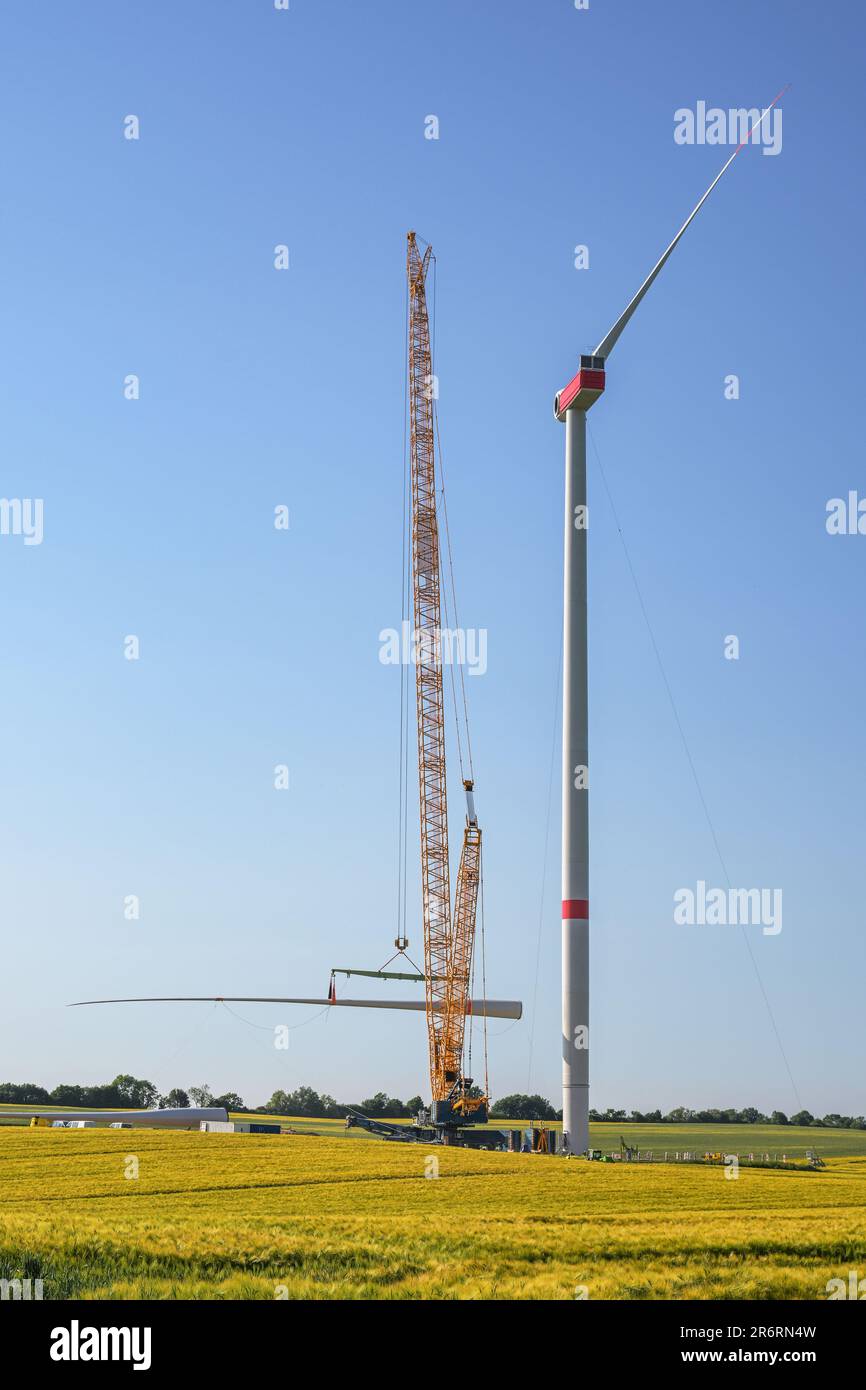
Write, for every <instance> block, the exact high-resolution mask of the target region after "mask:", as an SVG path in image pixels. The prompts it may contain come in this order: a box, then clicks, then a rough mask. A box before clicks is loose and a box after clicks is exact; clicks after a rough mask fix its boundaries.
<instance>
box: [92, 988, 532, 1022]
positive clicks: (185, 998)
mask: <svg viewBox="0 0 866 1390" xmlns="http://www.w3.org/2000/svg"><path fill="white" fill-rule="evenodd" d="M86 1004H321V1005H322V1007H323V1008H324V1007H326V1006H328V1007H330V1008H334V1009H409V1010H411V1011H412V1012H421V1011H422V1010H424V1009H426V1008H427V1005H426V1003H425V1001H424V1000H423V999H295V998H289V997H287V996H286V995H279V994H276V995H275V994H156V995H148V996H142V997H140V998H133V999H78V1000H76V1002H75V1003H74V1004H69V1005H67V1008H70V1009H80V1008H83V1007H84V1005H86ZM463 1006H464V1009H463V1011H464V1014H472V1015H473V1016H476V1017H478V1018H520V1017H521V1015H522V1013H523V1005H522V1004H521V1003H520V1002H519V1000H517V999H468V998H467V999H465V1000H464V1001H463ZM437 1007H438V1008H440V1009H444V1008H445V1004H444V1003H441V1004H439V1005H438V1006H437Z"/></svg>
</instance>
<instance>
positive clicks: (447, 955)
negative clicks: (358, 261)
mask: <svg viewBox="0 0 866 1390" xmlns="http://www.w3.org/2000/svg"><path fill="white" fill-rule="evenodd" d="M431 254H432V252H431V248H430V247H429V246H427V248H426V249H425V251H424V252H423V253H422V252H421V250H420V249H419V246H418V242H417V239H416V236H415V233H414V232H409V234H408V238H407V254H406V272H407V277H408V290H409V334H408V338H409V348H408V351H409V424H410V473H411V483H412V588H413V600H414V619H415V634H414V639H415V694H416V706H417V720H418V785H419V793H420V811H421V894H422V906H423V922H424V983H425V990H426V1001H427V1032H428V1041H429V1054H430V1086H431V1091H432V1097H433V1109H434V1113H433V1119H434V1122H437V1119H438V1120H439V1121H440V1122H441V1121H445V1122H447V1120H448V1118H449V1111H451V1110H453V1112H454V1114H455V1115H457V1116H461V1117H463V1118H464V1120H465V1119H467V1118H470V1117H473V1118H475V1117H477V1116H478V1114H479V1113H480V1112H481V1110H482V1109H483V1110H484V1112H485V1114H486V1097H477V1096H474V1097H470V1096H469V1095H468V1084H469V1083H468V1081H467V1079H466V1078H464V1075H463V1043H464V1035H465V1027H466V1015H467V1013H468V1012H470V1011H471V1003H470V997H469V988H470V981H471V976H472V952H473V947H474V944H475V918H476V911H477V905H478V888H479V883H480V878H481V829H480V827H479V825H478V819H477V816H476V814H475V805H474V797H473V782H472V780H471V779H467V780H465V781H464V784H463V785H464V789H465V791H466V799H467V815H466V825H465V827H464V831H463V848H462V852H461V856H460V867H459V869H458V873H457V890H456V894H455V900H454V912H453V916H452V912H451V882H450V868H449V858H448V795H447V789H446V779H445V692H444V683H443V652H442V592H441V590H442V566H441V554H440V546H439V519H438V507H437V501H438V499H437V478H436V448H435V430H434V414H433V411H434V395H435V392H434V378H433V362H432V353H431V347H430V319H429V314H428V309H427V272H428V269H429V266H430V258H431Z"/></svg>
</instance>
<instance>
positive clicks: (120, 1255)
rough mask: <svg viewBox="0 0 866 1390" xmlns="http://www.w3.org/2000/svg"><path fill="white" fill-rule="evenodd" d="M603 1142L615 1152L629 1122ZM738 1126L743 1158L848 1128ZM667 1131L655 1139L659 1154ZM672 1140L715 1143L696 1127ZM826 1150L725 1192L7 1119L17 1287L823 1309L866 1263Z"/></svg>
mask: <svg viewBox="0 0 866 1390" xmlns="http://www.w3.org/2000/svg"><path fill="white" fill-rule="evenodd" d="M291 1123H292V1126H293V1127H294V1128H299V1127H300V1124H301V1123H302V1122H300V1121H293V1122H291ZM309 1123H310V1125H311V1126H312V1125H313V1124H316V1125H317V1126H318V1127H319V1128H320V1129H323V1128H324V1127H323V1126H322V1125H321V1124H319V1122H309ZM599 1128H600V1130H603V1133H600V1132H599V1131H597V1132H596V1134H595V1136H594V1142H596V1143H598V1144H599V1146H600V1147H606V1146H607V1145H608V1144H609V1146H610V1147H614V1146H615V1144H616V1143H618V1137H619V1128H620V1127H619V1126H616V1125H614V1126H603V1127H599ZM622 1128H623V1133H624V1134H625V1136H626V1138H628V1139H630V1140H637V1138H638V1136H637V1134H636V1133H635V1131H636V1130H637V1129H642V1130H643V1129H646V1130H649V1129H651V1128H653V1127H649V1126H647V1127H644V1126H640V1127H638V1126H631V1127H622ZM741 1128H742V1129H743V1130H745V1131H746V1133H747V1134H748V1135H749V1136H750V1138H749V1140H748V1141H747V1142H746V1143H745V1144H743V1145H742V1146H740V1147H741V1151H748V1152H751V1151H757V1149H758V1148H760V1146H761V1144H763V1146H764V1150H765V1151H767V1150H769V1151H770V1152H771V1153H772V1152H776V1151H779V1152H782V1151H783V1150H784V1151H785V1152H789V1153H791V1152H792V1149H793V1145H792V1143H791V1141H792V1140H793V1139H794V1138H795V1137H796V1138H798V1139H801V1140H802V1143H803V1147H805V1146H806V1145H808V1144H811V1143H812V1142H813V1141H814V1139H815V1138H816V1137H819V1136H820V1138H821V1139H822V1140H825V1139H826V1138H831V1139H832V1138H838V1140H839V1142H840V1143H844V1142H845V1140H846V1139H847V1140H848V1142H849V1143H850V1142H851V1137H850V1136H851V1133H852V1132H848V1133H847V1134H844V1135H843V1134H842V1133H841V1132H840V1133H838V1134H834V1132H830V1131H819V1132H818V1134H817V1135H816V1132H815V1131H814V1130H806V1131H800V1134H799V1135H795V1132H794V1131H791V1132H790V1133H788V1132H783V1133H784V1139H777V1138H776V1136H777V1135H778V1134H779V1131H770V1130H768V1129H763V1130H760V1131H758V1130H755V1129H754V1128H753V1127H751V1126H743V1127H741ZM732 1130H733V1127H731V1128H730V1129H728V1128H727V1127H726V1129H725V1134H724V1139H725V1140H726V1141H728V1140H730V1138H731V1134H732ZM672 1131H673V1127H670V1126H664V1127H661V1126H659V1127H656V1128H655V1134H658V1133H659V1132H661V1133H662V1140H663V1143H662V1148H664V1147H676V1144H673V1145H671V1135H672ZM853 1133H854V1137H855V1139H856V1138H857V1137H858V1136H857V1132H853ZM341 1134H345V1131H342V1132H341ZM759 1135H760V1136H761V1138H760V1140H759V1139H758V1136H759ZM676 1141H677V1143H679V1144H680V1145H681V1146H682V1147H690V1148H693V1149H697V1150H700V1151H703V1149H705V1148H711V1147H712V1145H713V1143H714V1142H715V1140H711V1139H710V1138H709V1132H707V1133H705V1132H704V1131H703V1127H693V1128H691V1129H690V1130H689V1129H688V1127H685V1126H683V1127H679V1128H678V1131H677V1134H676ZM652 1142H653V1144H654V1145H655V1143H656V1140H655V1138H654V1139H653V1141H652ZM648 1146H649V1145H648V1144H647V1143H646V1140H645V1139H643V1138H642V1139H641V1147H642V1148H645V1147H648ZM719 1147H721V1148H722V1149H724V1150H725V1151H727V1152H731V1151H734V1150H735V1149H736V1147H737V1145H736V1144H734V1145H731V1144H730V1143H729V1142H722V1143H721V1145H720V1146H719ZM819 1147H820V1148H821V1151H822V1152H823V1154H824V1155H825V1157H826V1160H827V1167H826V1168H825V1169H822V1170H820V1171H817V1172H784V1171H779V1170H775V1169H750V1168H743V1169H741V1171H740V1174H739V1177H738V1178H737V1179H735V1180H728V1179H726V1178H725V1176H724V1171H723V1170H722V1169H720V1168H711V1167H706V1166H701V1165H679V1166H677V1165H674V1164H666V1163H655V1164H645V1165H644V1164H640V1165H639V1164H633V1165H632V1164H609V1165H606V1164H593V1163H587V1162H585V1161H583V1160H565V1159H560V1158H550V1157H547V1156H544V1155H520V1154H502V1153H492V1152H477V1153H476V1152H471V1151H467V1150H459V1149H442V1148H434V1147H432V1146H427V1145H419V1146H417V1147H416V1146H414V1145H403V1144H388V1143H383V1142H380V1141H375V1140H365V1141H363V1142H353V1143H346V1142H345V1139H344V1138H343V1137H338V1135H337V1134H336V1133H335V1134H333V1135H330V1134H329V1135H325V1134H324V1133H323V1134H322V1137H315V1136H312V1135H310V1134H300V1133H299V1134H295V1135H283V1136H265V1135H262V1136H258V1135H243V1134H237V1135H235V1134H201V1133H197V1132H185V1131H175V1132H171V1131H169V1132H165V1131H162V1132H160V1131H155V1130H134V1131H133V1130H107V1129H89V1130H50V1129H29V1128H25V1127H22V1126H20V1125H17V1126H12V1125H8V1126H6V1127H4V1128H3V1129H2V1131H0V1194H2V1202H0V1277H2V1278H7V1279H10V1278H16V1277H18V1278H28V1277H29V1278H31V1279H36V1278H40V1279H42V1280H43V1284H44V1297H45V1298H46V1299H51V1298H69V1297H89V1298H205V1299H221V1298H257V1299H275V1298H284V1297H287V1298H293V1299H295V1298H317V1299H321V1298H324V1299H328V1298H352V1299H383V1298H384V1299H423V1298H432V1299H453V1298H472V1299H487V1298H502V1299H573V1298H575V1297H577V1296H583V1294H584V1291H585V1294H586V1296H588V1297H590V1298H617V1299H634V1298H651V1299H652V1298H697V1299H726V1298H758V1299H789V1298H793V1299H797V1298H823V1297H826V1285H827V1281H828V1280H829V1279H831V1278H834V1277H843V1278H847V1275H848V1271H849V1270H851V1269H858V1270H860V1271H864V1270H866V1220H864V1210H866V1157H864V1156H863V1149H864V1145H863V1142H862V1138H861V1139H860V1148H859V1156H848V1155H846V1154H844V1153H843V1152H842V1150H841V1148H840V1149H837V1150H836V1151H835V1154H833V1153H831V1152H830V1148H829V1145H828V1144H827V1143H826V1142H822V1143H821V1144H820V1145H819Z"/></svg>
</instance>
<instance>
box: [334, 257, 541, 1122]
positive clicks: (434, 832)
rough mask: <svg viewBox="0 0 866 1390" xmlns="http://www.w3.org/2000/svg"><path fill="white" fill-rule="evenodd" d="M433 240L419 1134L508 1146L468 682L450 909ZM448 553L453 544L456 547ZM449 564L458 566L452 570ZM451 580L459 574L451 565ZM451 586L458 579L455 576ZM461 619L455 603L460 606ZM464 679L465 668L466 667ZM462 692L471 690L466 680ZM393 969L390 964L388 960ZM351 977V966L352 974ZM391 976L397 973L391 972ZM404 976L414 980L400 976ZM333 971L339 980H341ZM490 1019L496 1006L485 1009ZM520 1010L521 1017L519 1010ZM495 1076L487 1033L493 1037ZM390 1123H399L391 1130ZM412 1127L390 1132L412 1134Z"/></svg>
mask: <svg viewBox="0 0 866 1390" xmlns="http://www.w3.org/2000/svg"><path fill="white" fill-rule="evenodd" d="M432 260H433V252H432V248H431V247H430V246H429V245H427V246H426V248H425V250H424V251H423V252H422V250H421V249H420V247H419V244H418V239H417V237H416V234H415V233H414V232H409V233H408V236H407V247H406V275H407V282H408V332H407V339H408V381H409V389H408V404H409V427H410V429H409V443H410V452H409V472H410V477H411V510H412V515H411V536H412V541H411V572H412V598H413V610H414V611H413V616H414V624H415V631H414V647H415V703H416V715H417V732H418V786H419V799H420V825H421V898H422V916H423V931H424V969H423V972H419V973H417V974H415V975H414V976H411V975H410V976H408V978H414V979H416V980H419V981H420V980H422V979H423V982H424V989H425V998H426V1016H427V1037H428V1054H429V1065H430V1090H431V1097H432V1099H431V1105H430V1109H429V1111H422V1112H421V1114H420V1115H419V1116H418V1117H417V1120H416V1124H415V1126H413V1127H412V1130H411V1133H412V1136H413V1137H418V1138H421V1139H427V1140H430V1139H431V1138H432V1139H434V1140H435V1141H438V1142H441V1143H443V1144H464V1145H465V1144H470V1143H471V1144H473V1145H476V1144H478V1145H480V1144H481V1143H482V1142H490V1141H491V1140H493V1141H494V1142H495V1143H496V1145H497V1146H498V1145H499V1141H500V1140H501V1141H502V1143H505V1142H507V1135H505V1134H502V1135H495V1136H491V1134H490V1133H489V1132H488V1133H486V1134H484V1135H481V1134H479V1133H477V1132H476V1134H475V1135H474V1136H472V1134H471V1130H472V1127H473V1126H478V1125H485V1124H486V1123H487V1121H488V1117H489V1102H488V1097H487V1089H488V1086H487V1077H486V1075H485V1084H484V1088H483V1090H481V1091H480V1092H479V1091H478V1090H477V1089H476V1088H474V1086H473V1082H472V1078H471V1076H468V1075H466V1072H465V1070H464V1056H463V1054H464V1042H465V1033H466V1018H467V1015H470V1016H471V1015H472V1014H473V1013H474V1012H475V1009H474V1001H472V1000H471V999H470V985H471V980H472V960H473V952H474V947H475V924H476V914H477V909H478V896H479V887H480V884H481V827H480V825H479V823H478V816H477V814H476V810H475V795H474V793H475V780H474V775H473V772H472V755H471V744H470V742H469V733H468V712H467V709H466V702H465V690H463V709H462V717H463V723H464V727H465V731H466V747H467V759H468V775H465V773H466V771H467V770H466V769H464V768H463V754H462V746H461V738H460V716H459V714H458V710H457V691H456V684H457V683H456V681H455V682H454V683H453V684H454V700H455V719H456V721H457V725H458V735H457V744H458V751H459V755H460V761H461V771H462V772H463V773H464V775H463V779H462V780H463V790H464V793H465V796H466V819H465V822H464V826H463V845H462V849H461V854H460V864H459V867H458V870H457V884H456V891H455V896H454V906H453V911H452V905H451V868H450V861H449V853H448V795H447V787H446V777H445V771H446V769H445V683H444V678H443V651H442V640H443V639H442V608H443V601H444V602H445V603H446V604H447V592H446V586H445V580H444V575H443V566H442V555H441V547H440V540H439V524H440V523H439V517H440V509H441V511H442V513H443V515H444V517H445V520H446V527H447V513H446V512H445V510H444V496H443V495H442V489H441V487H440V480H439V479H438V477H437V469H436V455H437V442H438V430H437V426H436V404H435V403H436V389H435V377H434V375H433V360H432V351H431V338H430V321H429V315H428V309H427V275H428V271H429V268H430V265H431V261H432ZM449 559H450V546H449ZM449 568H451V567H450V566H449ZM452 576H453V570H452ZM452 584H453V578H452ZM453 608H454V615H455V618H456V600H454V603H453ZM461 675H462V673H461ZM460 685H461V689H462V686H463V683H462V679H461V681H460ZM394 945H395V946H396V948H397V955H396V956H392V958H391V960H392V961H393V960H395V959H396V958H397V957H405V956H406V952H407V948H408V946H409V939H408V936H407V935H406V931H405V923H404V924H403V925H402V926H400V925H399V924H398V935H397V938H396V940H395V942H394ZM386 964H387V965H390V964H391V961H389V962H386ZM347 973H348V972H347ZM369 973H371V974H372V973H378V974H380V975H381V976H383V977H384V976H385V975H386V974H392V975H393V974H396V973H397V972H386V971H385V970H384V968H383V971H382V972H369ZM399 977H400V978H407V975H406V974H401V975H400V976H399ZM332 979H333V977H332ZM479 1012H481V1013H482V1014H483V1016H484V1019H485V1024H484V1026H485V1029H486V1017H487V1008H486V1007H485V1008H483V1009H482V1010H479ZM518 1016H519V1015H518ZM484 1055H485V1072H486V1058H487V1046H486V1033H485V1039H484ZM347 1124H348V1125H350V1126H353V1125H362V1126H363V1127H365V1128H367V1129H369V1130H370V1132H371V1133H379V1134H383V1129H384V1126H383V1125H382V1124H381V1123H380V1122H369V1121H367V1120H366V1117H364V1116H362V1115H360V1114H358V1113H353V1114H352V1115H350V1116H349V1117H348V1119H347ZM390 1128H391V1129H394V1128H400V1127H395V1126H392V1127H390ZM405 1128H406V1127H402V1129H403V1132H401V1133H399V1134H394V1133H389V1134H388V1135H387V1136H384V1135H383V1137H388V1138H394V1139H399V1140H404V1139H405V1137H406V1135H405Z"/></svg>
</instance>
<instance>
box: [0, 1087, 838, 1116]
mask: <svg viewBox="0 0 866 1390" xmlns="http://www.w3.org/2000/svg"><path fill="white" fill-rule="evenodd" d="M472 1089H473V1091H474V1092H475V1093H476V1094H477V1087H473V1088H472ZM0 1103H3V1104H6V1105H66V1106H70V1107H77V1106H83V1107H88V1108H89V1107H93V1108H94V1109H103V1110H113V1109H116V1110H125V1109H129V1110H150V1109H152V1108H154V1107H156V1106H159V1107H160V1108H161V1109H166V1108H167V1107H174V1106H186V1105H200V1106H207V1105H222V1106H224V1107H225V1109H226V1110H232V1111H235V1112H238V1111H249V1112H251V1113H255V1112H261V1113H263V1114H266V1115H268V1114H269V1115H298V1116H303V1117H307V1118H310V1119H315V1120H342V1119H345V1117H346V1114H347V1113H348V1111H349V1110H361V1111H363V1113H364V1114H365V1115H370V1116H371V1117H372V1118H373V1119H405V1118H410V1117H412V1116H413V1115H417V1113H418V1111H419V1110H420V1109H422V1107H423V1105H424V1102H423V1101H422V1099H421V1097H420V1096H412V1097H411V1099H410V1100H407V1101H402V1100H397V1098H396V1097H395V1096H389V1095H386V1094H385V1092H384V1091H377V1092H376V1094H375V1095H374V1096H368V1097H367V1099H366V1100H359V1101H357V1102H356V1103H355V1102H353V1103H351V1104H346V1103H344V1102H339V1101H336V1100H334V1098H333V1096H329V1095H319V1093H318V1091H314V1090H313V1089H312V1087H311V1086H299V1087H298V1089H297V1090H295V1091H274V1093H273V1095H272V1096H271V1098H270V1100H269V1101H267V1102H266V1104H265V1105H258V1106H255V1105H246V1104H245V1103H244V1101H243V1099H242V1098H241V1096H239V1095H238V1094H237V1092H236V1091H226V1092H225V1093H224V1094H223V1095H215V1094H214V1093H213V1091H211V1089H210V1087H209V1086H207V1085H205V1086H190V1087H189V1089H188V1090H186V1091H185V1090H182V1089H181V1088H180V1087H175V1088H174V1089H173V1090H171V1091H169V1092H168V1093H167V1094H166V1095H161V1094H160V1093H159V1091H158V1090H157V1088H156V1086H154V1085H153V1083H152V1082H151V1081H143V1080H140V1079H139V1078H138V1077H135V1076H125V1075H121V1076H116V1077H115V1078H114V1080H113V1081H108V1082H106V1083H105V1085H103V1086H67V1085H62V1086H55V1087H54V1090H53V1091H46V1090H45V1088H44V1087H43V1086H36V1085H33V1084H32V1083H29V1082H23V1083H20V1084H18V1083H15V1082H12V1081H3V1082H0ZM490 1114H491V1118H493V1119H500V1120H561V1119H562V1111H561V1110H555V1109H554V1108H553V1106H552V1105H551V1103H550V1101H549V1100H546V1099H545V1097H544V1096H538V1095H534V1096H527V1095H522V1094H519V1093H518V1094H515V1095H511V1096H503V1097H502V1099H501V1100H498V1101H497V1102H496V1104H495V1105H493V1106H492V1107H491V1110H490ZM589 1118H590V1120H594V1121H596V1122H601V1123H615V1122H619V1121H622V1122H626V1123H628V1124H656V1125H662V1124H670V1125H685V1124H692V1125H810V1126H813V1127H814V1128H816V1129H866V1118H864V1116H863V1115H837V1114H835V1113H834V1114H830V1115H825V1116H824V1117H823V1119H819V1118H818V1116H817V1115H812V1114H810V1112H809V1111H808V1110H798V1111H797V1113H796V1115H791V1116H790V1118H789V1117H788V1116H787V1115H785V1114H784V1113H783V1111H781V1110H774V1111H773V1112H772V1114H770V1115H764V1114H762V1113H761V1111H760V1110H756V1109H755V1108H754V1106H746V1108H745V1109H744V1110H689V1109H687V1108H686V1107H684V1106H680V1107H678V1108H677V1109H676V1110H671V1111H669V1112H668V1114H666V1115H663V1114H662V1112H661V1111H660V1110H650V1111H647V1112H646V1113H642V1112H641V1111H639V1110H632V1111H626V1110H614V1109H610V1110H604V1111H600V1110H590V1112H589Z"/></svg>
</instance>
